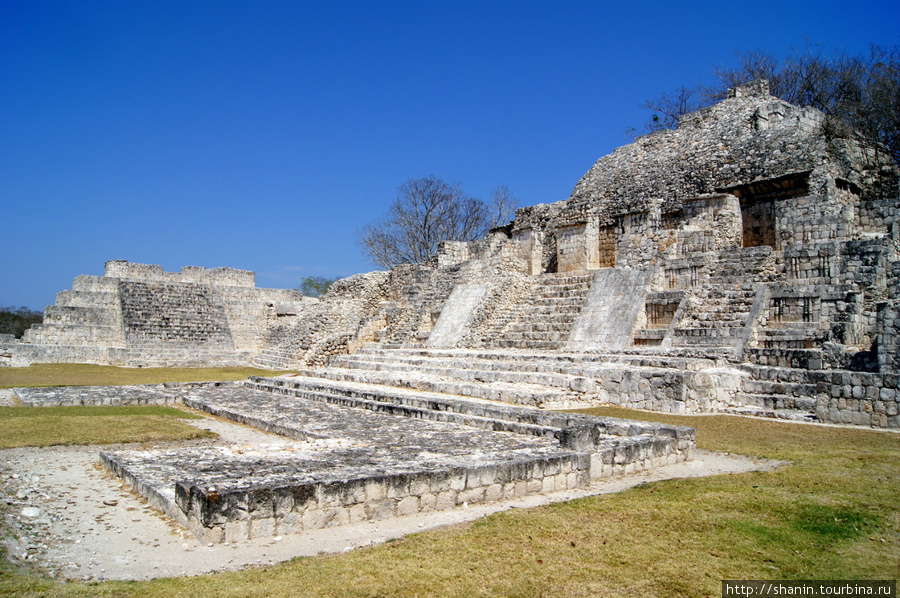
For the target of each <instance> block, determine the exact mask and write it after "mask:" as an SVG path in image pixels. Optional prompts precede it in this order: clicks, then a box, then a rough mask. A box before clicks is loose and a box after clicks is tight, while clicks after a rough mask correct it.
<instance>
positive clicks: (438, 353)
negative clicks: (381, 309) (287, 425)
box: [298, 345, 719, 411]
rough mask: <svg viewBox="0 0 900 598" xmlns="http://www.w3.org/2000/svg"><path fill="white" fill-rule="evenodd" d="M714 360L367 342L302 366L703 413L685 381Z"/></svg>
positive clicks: (329, 373)
mask: <svg viewBox="0 0 900 598" xmlns="http://www.w3.org/2000/svg"><path fill="white" fill-rule="evenodd" d="M717 363H719V362H717V361H716V360H715V359H705V358H697V357H694V358H689V357H673V356H670V355H642V354H626V353H605V354H604V353H566V352H556V353H547V352H542V351H540V350H532V351H529V350H521V349H519V350H509V349H506V350H503V349H494V350H491V349H468V350H467V349H415V348H406V349H387V348H384V347H382V346H378V345H370V346H367V347H365V348H363V349H362V350H361V351H359V352H358V353H355V354H353V355H339V356H335V357H333V358H332V359H331V361H330V363H329V367H327V368H301V369H298V372H299V373H300V374H301V375H303V376H306V377H310V378H317V379H328V380H332V381H344V382H350V383H359V384H377V385H382V386H390V387H394V388H407V389H415V390H418V391H428V392H438V393H444V394H449V395H457V396H466V397H472V398H477V399H485V400H492V401H502V402H505V403H514V404H520V405H529V406H538V407H544V408H574V407H587V406H591V405H598V404H623V405H629V406H632V407H636V408H645V409H657V410H662V411H686V410H687V411H690V410H705V408H704V407H703V406H702V405H701V403H700V402H698V401H695V402H691V399H690V398H689V397H688V392H687V390H686V386H687V385H689V379H690V378H691V376H692V375H694V373H697V372H702V371H704V370H707V369H709V368H713V367H715V366H716V365H717Z"/></svg>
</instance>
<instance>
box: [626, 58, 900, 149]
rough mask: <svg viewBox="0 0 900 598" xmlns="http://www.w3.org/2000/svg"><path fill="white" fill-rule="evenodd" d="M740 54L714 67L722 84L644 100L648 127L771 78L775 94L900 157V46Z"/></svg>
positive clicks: (671, 122) (672, 121)
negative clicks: (855, 52)
mask: <svg viewBox="0 0 900 598" xmlns="http://www.w3.org/2000/svg"><path fill="white" fill-rule="evenodd" d="M738 58H739V61H740V65H739V66H738V67H736V68H724V67H722V68H717V69H715V71H714V72H715V75H716V78H717V79H718V80H719V83H718V84H717V85H714V86H703V85H697V86H695V87H681V88H680V89H679V90H677V91H675V92H673V93H668V94H663V95H661V96H660V97H658V98H656V99H653V100H649V101H647V102H645V103H644V104H643V105H642V107H643V108H647V109H649V110H651V111H653V116H652V117H651V121H650V122H649V123H647V127H646V128H647V129H648V130H649V131H654V130H657V129H661V128H674V127H676V126H677V125H678V120H679V119H680V118H681V116H682V115H684V114H687V113H689V112H693V111H695V110H698V109H700V108H703V107H705V106H709V105H712V104H714V103H716V102H718V101H720V100H722V99H724V98H725V97H726V94H727V92H728V90H729V89H732V88H734V87H737V86H740V85H745V84H747V83H750V82H752V81H755V80H757V79H766V80H768V81H769V89H770V91H771V93H772V95H775V96H777V97H779V98H781V99H783V100H785V101H786V102H790V103H792V104H796V105H798V106H811V107H813V108H816V109H818V110H821V111H822V112H824V113H825V114H829V115H832V116H835V117H837V118H839V119H840V120H842V121H844V122H845V123H847V124H848V125H850V126H851V127H852V128H853V129H855V130H856V131H857V132H859V133H860V134H861V135H863V136H864V137H865V138H866V139H868V140H869V141H873V142H877V143H880V144H883V145H884V147H886V148H887V149H888V151H889V152H890V154H891V155H892V156H893V158H894V159H895V160H897V161H898V162H900V46H894V47H892V48H883V47H879V46H872V48H871V49H870V51H869V53H868V54H867V55H862V56H852V55H849V54H846V53H836V54H831V55H828V54H826V53H825V51H824V50H823V48H822V46H816V45H808V46H807V47H806V48H805V49H802V50H795V51H794V52H793V53H792V54H790V55H789V56H787V57H785V58H783V59H778V58H776V57H774V56H772V55H771V54H766V53H763V52H744V53H741V54H738Z"/></svg>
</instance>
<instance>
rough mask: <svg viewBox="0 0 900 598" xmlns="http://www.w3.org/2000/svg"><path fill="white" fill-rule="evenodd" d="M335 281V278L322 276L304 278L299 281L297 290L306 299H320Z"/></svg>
mask: <svg viewBox="0 0 900 598" xmlns="http://www.w3.org/2000/svg"><path fill="white" fill-rule="evenodd" d="M337 280H338V279H337V278H325V277H324V276H306V277H305V278H301V279H300V287H299V289H300V292H301V293H303V294H304V295H306V296H307V297H321V296H322V295H324V294H325V293H327V292H328V289H330V288H331V285H332V284H334V283H335V281H337Z"/></svg>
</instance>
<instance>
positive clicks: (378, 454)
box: [0, 82, 900, 543]
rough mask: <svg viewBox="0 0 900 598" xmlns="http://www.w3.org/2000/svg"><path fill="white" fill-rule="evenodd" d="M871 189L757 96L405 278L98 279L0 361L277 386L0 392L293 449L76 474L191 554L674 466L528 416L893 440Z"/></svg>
mask: <svg viewBox="0 0 900 598" xmlns="http://www.w3.org/2000/svg"><path fill="white" fill-rule="evenodd" d="M898 178H900V177H898V169H897V166H896V165H895V164H894V163H893V162H892V161H891V159H890V158H889V156H888V154H887V153H886V152H885V151H884V150H883V149H882V148H879V147H876V146H874V145H871V144H868V143H866V142H864V141H863V140H862V139H861V138H860V137H859V136H857V135H856V134H855V133H854V132H853V131H850V130H847V129H846V128H845V127H843V126H842V125H841V124H840V123H838V122H834V121H832V120H830V119H829V118H827V117H825V116H824V115H823V114H821V113H819V112H817V111H815V110H811V109H802V108H798V107H796V106H792V105H790V104H787V103H785V102H783V101H781V100H779V99H777V98H775V97H772V96H771V95H769V93H768V89H767V86H766V85H765V83H764V82H760V83H756V84H754V85H751V86H748V87H744V88H739V89H737V90H735V91H734V92H733V93H732V94H731V96H730V97H729V98H728V99H726V100H724V101H722V102H721V103H719V104H717V105H715V106H712V107H710V108H707V109H704V110H701V111H699V112H696V113H693V114H690V115H687V116H685V117H683V118H682V120H681V123H680V125H679V128H678V129H677V130H671V131H660V132H657V133H653V134H651V135H648V136H645V137H641V138H639V139H637V140H636V141H635V142H634V143H632V144H630V145H627V146H625V147H622V148H619V149H617V150H616V151H614V152H613V153H612V154H610V155H608V156H605V157H603V158H601V159H600V160H599V161H597V163H596V164H595V165H594V166H593V167H592V168H591V169H590V170H589V171H588V173H587V174H585V176H584V177H583V178H582V179H581V181H579V182H578V184H577V185H576V186H575V189H574V191H573V193H572V195H571V197H570V198H569V199H567V200H565V201H560V202H557V203H551V204H542V205H538V206H533V207H527V208H523V209H520V210H519V211H518V212H517V214H516V218H515V220H514V221H513V222H511V223H509V224H508V225H507V226H505V227H502V228H500V229H497V230H495V231H493V232H492V233H491V234H490V235H489V236H488V237H487V238H485V239H481V240H478V241H474V242H471V243H458V242H448V243H444V244H443V246H442V247H441V249H440V251H439V252H438V254H437V255H436V256H434V257H433V258H432V259H431V260H430V261H429V263H425V264H416V265H406V266H401V267H397V268H394V269H393V270H391V271H390V272H373V273H369V274H360V275H357V276H353V277H350V278H347V279H344V280H340V281H338V282H336V283H335V284H334V285H333V286H332V287H331V290H330V291H329V292H328V294H327V295H326V296H325V297H324V298H322V299H313V298H308V297H300V296H299V294H298V293H297V292H294V291H278V290H271V289H257V288H255V285H254V279H253V274H252V273H250V272H243V271H239V270H231V269H227V268H222V269H215V270H205V269H203V268H185V269H183V270H182V271H181V272H180V273H166V272H163V271H162V269H161V268H159V267H158V266H146V265H141V264H129V263H127V262H109V263H108V264H107V266H106V275H105V276H102V277H84V276H82V277H78V278H77V279H76V280H75V284H74V286H73V289H72V290H71V291H64V292H62V293H60V294H59V296H58V298H57V305H55V306H52V307H50V308H48V310H47V312H46V319H45V323H44V324H43V325H41V326H37V327H35V328H34V329H32V330H31V331H29V333H28V335H27V336H26V337H25V339H24V340H23V341H22V342H10V341H7V342H6V343H5V344H2V345H0V358H3V357H4V355H5V359H6V361H7V362H10V363H13V364H22V363H29V362H38V361H83V362H90V363H111V364H123V365H132V366H138V365H170V364H171V365H207V364H237V363H243V364H246V363H252V364H254V365H257V366H259V367H264V368H271V369H290V370H294V371H295V372H296V374H292V375H287V376H278V377H273V378H263V377H254V378H251V379H249V380H246V381H243V382H236V383H204V384H185V385H161V386H145V387H131V388H112V387H106V388H67V389H15V393H16V396H17V398H18V400H19V401H21V402H22V404H24V405H35V406H37V405H54V404H125V403H183V404H186V405H189V406H190V407H193V408H195V409H198V410H203V411H207V412H209V413H212V414H214V415H217V416H220V417H223V418H228V419H231V420H234V421H237V422H241V423H244V424H249V425H252V426H256V427H258V428H261V429H263V430H267V431H271V432H275V433H278V434H281V435H283V436H287V437H290V438H293V439H295V440H298V441H300V442H302V443H304V444H303V445H302V446H297V447H290V448H289V449H278V448H272V447H269V448H266V447H256V448H254V449H253V450H244V449H240V450H237V449H234V448H233V447H227V446H219V447H204V448H196V447H193V448H191V447H186V448H172V449H150V450H139V451H138V450H128V451H122V450H113V451H108V452H105V453H103V454H102V455H101V459H102V461H103V463H104V464H105V465H106V466H107V467H108V468H109V469H110V470H112V471H113V472H115V473H116V474H117V475H119V476H120V477H122V478H123V479H124V480H125V481H127V482H128V483H129V484H130V485H131V486H132V487H133V488H134V489H135V490H136V491H138V492H139V493H140V494H142V495H143V496H145V497H146V498H147V500H149V501H150V502H151V503H152V504H154V505H156V506H158V507H159V508H160V509H162V510H163V511H164V512H166V513H167V514H169V515H170V516H171V517H172V518H173V519H175V520H176V521H178V522H180V523H182V524H183V525H185V526H187V527H189V528H190V529H191V530H193V532H194V533H195V534H196V535H197V537H198V538H199V539H200V540H201V541H203V542H209V543H212V542H226V541H227V542H232V541H241V540H244V539H248V538H251V539H252V538H259V537H267V536H273V535H280V534H286V533H299V532H303V531H306V530H312V529H318V528H322V527H329V526H334V525H342V524H346V523H353V522H361V521H375V520H379V519H385V518H389V517H395V516H402V515H409V514H413V513H420V512H429V511H435V510H442V509H452V508H454V507H458V506H464V505H468V504H476V503H484V502H493V501H498V500H509V499H514V498H519V497H524V496H528V495H532V494H542V493H550V492H558V491H569V490H573V489H578V488H585V487H589V486H591V484H593V482H594V481H596V480H598V479H600V478H603V477H606V476H610V475H617V474H626V473H630V472H633V471H641V470H645V469H648V468H653V467H658V466H663V465H667V464H673V463H677V462H679V461H684V460H686V459H690V458H691V453H692V450H693V448H694V446H695V436H694V430H692V429H690V428H682V427H678V426H670V425H662V424H647V423H641V422H632V421H628V420H619V419H614V418H604V417H592V416H587V415H577V414H573V413H561V412H558V411H553V410H550V409H552V408H564V407H576V406H589V405H598V404H606V403H612V404H619V405H624V406H629V407H635V408H640V409H650V410H658V411H666V412H676V413H700V412H732V413H749V414H756V415H768V416H778V417H785V418H793V419H806V420H817V421H826V422H841V423H852V424H858V425H870V426H879V427H894V428H896V427H900V414H898V401H900V397H898V384H897V379H898V374H900V372H898V368H900V222H898V216H897V214H898V209H897V208H898V204H900V192H898Z"/></svg>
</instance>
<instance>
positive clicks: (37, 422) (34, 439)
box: [0, 405, 215, 449]
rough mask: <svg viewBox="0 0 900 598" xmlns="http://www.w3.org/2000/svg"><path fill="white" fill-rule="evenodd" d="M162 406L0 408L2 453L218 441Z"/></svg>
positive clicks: (190, 416) (179, 412)
mask: <svg viewBox="0 0 900 598" xmlns="http://www.w3.org/2000/svg"><path fill="white" fill-rule="evenodd" d="M199 417H200V416H199V415H194V414H191V413H188V412H186V411H182V410H181V409H175V408H173V407H163V406H156V405H151V406H133V407H132V406H123V407H0V449H4V448H16V447H21V446H52V445H55V444H116V443H120V442H160V441H167V440H188V439H191V438H205V437H209V436H215V434H213V433H212V432H208V431H207V430H200V429H199V428H195V427H194V426H190V425H188V424H185V423H182V422H180V421H178V420H179V419H199Z"/></svg>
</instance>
